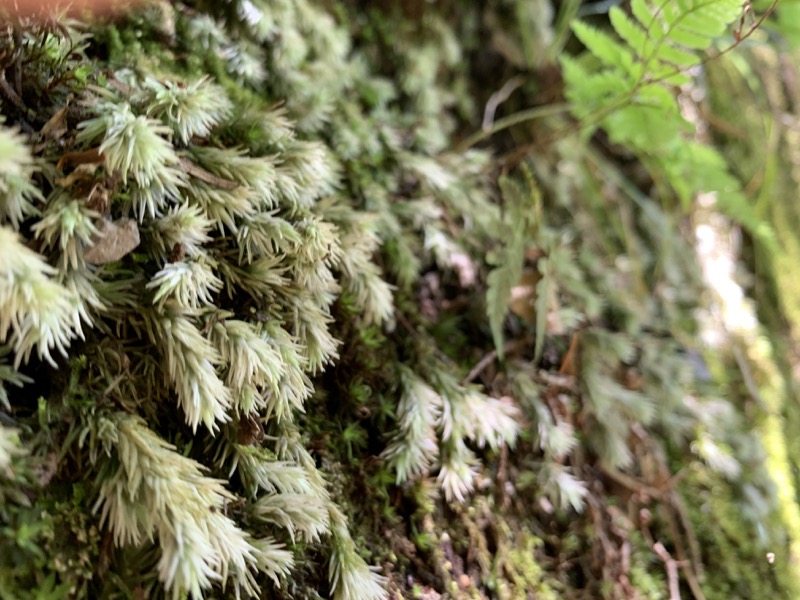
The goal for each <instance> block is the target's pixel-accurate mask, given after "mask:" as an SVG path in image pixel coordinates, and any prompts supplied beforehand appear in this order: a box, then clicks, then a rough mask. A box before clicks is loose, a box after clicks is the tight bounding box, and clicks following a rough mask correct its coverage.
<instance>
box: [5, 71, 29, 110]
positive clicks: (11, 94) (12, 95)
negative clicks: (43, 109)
mask: <svg viewBox="0 0 800 600" xmlns="http://www.w3.org/2000/svg"><path fill="white" fill-rule="evenodd" d="M0 90H2V91H3V93H4V94H5V96H6V98H8V99H9V100H10V101H11V102H12V103H13V104H14V106H16V107H17V108H19V109H20V110H22V111H26V112H27V110H28V107H27V106H25V103H24V102H23V101H22V98H20V97H19V94H17V92H15V91H14V88H12V87H11V86H10V85H9V83H8V81H7V80H6V72H5V71H4V70H3V69H0Z"/></svg>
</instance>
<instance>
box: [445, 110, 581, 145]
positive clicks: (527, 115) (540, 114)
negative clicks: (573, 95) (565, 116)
mask: <svg viewBox="0 0 800 600" xmlns="http://www.w3.org/2000/svg"><path fill="white" fill-rule="evenodd" d="M569 108H570V107H569V104H566V103H563V104H546V105H545V106H536V107H534V108H529V109H528V110H521V111H519V112H515V113H514V114H512V115H508V116H507V117H503V118H502V119H498V120H497V121H495V123H494V125H492V127H491V129H489V130H488V131H486V130H481V131H478V132H476V133H473V134H472V135H471V136H469V137H468V138H467V139H465V140H464V141H462V142H461V143H460V144H458V146H457V148H456V150H457V151H458V152H465V151H467V150H469V149H470V148H472V147H473V146H474V145H475V144H477V143H479V142H482V141H483V140H485V139H487V138H490V137H492V136H493V135H494V134H495V133H498V132H500V131H503V130H504V129H508V128H509V127H513V126H514V125H519V124H520V123H525V122H527V121H535V120H536V119H542V118H544V117H552V116H555V115H560V114H562V113H565V112H567V111H569Z"/></svg>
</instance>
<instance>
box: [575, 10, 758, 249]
mask: <svg viewBox="0 0 800 600" xmlns="http://www.w3.org/2000/svg"><path fill="white" fill-rule="evenodd" d="M630 6H631V13H630V15H629V14H627V13H626V12H625V11H624V10H623V9H622V8H620V7H618V6H615V7H613V8H612V9H611V10H610V11H609V19H610V21H611V26H612V28H613V32H614V33H616V36H614V35H613V34H611V33H607V32H604V31H600V30H598V29H596V28H594V27H592V26H589V25H587V24H586V23H583V22H580V21H576V22H575V23H573V25H572V29H573V31H574V33H575V35H576V36H577V37H578V39H579V40H580V41H581V42H582V43H583V44H584V46H585V47H586V49H587V50H588V54H587V55H585V56H583V57H581V58H579V59H573V58H570V57H563V58H562V65H563V68H564V79H565V81H566V84H567V85H566V95H567V98H568V99H569V101H570V105H571V110H572V112H573V114H575V116H577V117H578V118H580V119H582V120H583V121H584V122H583V126H584V129H585V131H591V129H592V128H594V127H597V126H600V127H602V128H603V129H604V130H605V131H606V132H607V133H608V134H609V137H610V138H611V140H612V141H613V142H614V143H617V144H621V145H623V146H627V147H629V148H631V149H633V150H634V151H636V152H637V153H638V154H639V155H640V156H642V157H647V158H648V163H647V164H648V167H649V168H650V169H651V170H656V171H658V172H659V173H658V175H659V176H660V177H662V178H665V179H666V180H667V181H668V182H669V184H670V185H671V186H672V188H673V189H674V191H675V193H676V195H677V196H678V198H679V199H680V200H681V201H682V203H683V204H684V205H688V204H689V203H690V202H691V201H692V200H693V198H694V196H695V195H697V194H699V193H710V192H716V193H717V194H718V202H719V207H720V208H721V209H722V210H723V211H724V212H725V213H726V214H728V215H729V216H731V217H733V218H734V219H737V220H738V221H739V222H740V223H741V224H742V225H743V226H744V227H746V228H747V229H749V230H750V231H751V233H752V234H753V235H754V236H756V237H757V238H758V239H759V240H761V241H762V242H763V243H764V244H765V245H766V246H767V247H769V248H773V249H774V241H773V239H772V234H771V231H770V230H769V228H768V227H767V226H766V225H765V224H764V222H763V220H762V219H760V218H759V217H758V215H757V214H756V211H755V210H754V209H753V208H752V207H750V206H749V205H748V202H747V199H746V198H745V197H744V195H743V194H742V192H741V185H740V183H739V182H738V181H737V180H736V178H735V177H733V176H732V175H731V173H730V172H729V170H728V167H727V165H726V163H725V161H724V160H723V159H722V157H721V156H720V155H719V153H718V152H717V151H716V150H715V149H713V148H710V147H706V146H703V145H702V144H700V143H698V142H696V141H694V140H692V139H691V134H693V132H694V127H693V125H692V124H691V123H689V122H688V121H687V120H686V119H685V118H684V117H683V116H682V114H681V107H680V105H679V104H678V100H677V98H676V94H675V91H674V87H675V86H679V85H685V84H690V83H691V82H692V81H693V75H692V69H696V68H697V67H699V66H700V65H701V64H702V62H703V60H704V56H705V55H704V54H703V51H706V50H708V48H710V47H711V46H712V45H713V44H714V43H715V41H716V40H717V39H718V38H719V37H720V36H722V35H723V34H724V32H725V31H726V30H727V29H728V27H729V26H730V25H731V24H732V23H733V22H734V21H735V20H736V19H737V18H739V17H740V16H741V14H742V2H741V1H740V0H682V1H680V2H670V1H665V0H632V2H631V5H630ZM597 62H599V63H600V68H599V69H598V68H597V64H596V63H597Z"/></svg>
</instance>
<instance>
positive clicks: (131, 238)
mask: <svg viewBox="0 0 800 600" xmlns="http://www.w3.org/2000/svg"><path fill="white" fill-rule="evenodd" d="M97 230H98V235H96V236H95V238H94V240H93V242H94V243H93V244H92V245H91V246H89V247H88V248H87V249H86V250H85V251H84V253H83V258H84V260H85V261H86V262H87V263H89V264H92V265H105V264H107V263H112V262H115V261H118V260H119V259H121V258H122V257H123V256H126V255H127V254H130V253H131V252H132V251H133V249H134V248H136V246H138V245H139V242H140V238H139V227H138V225H136V221H134V220H133V219H118V220H117V221H110V220H108V219H101V220H100V221H99V222H98V223H97Z"/></svg>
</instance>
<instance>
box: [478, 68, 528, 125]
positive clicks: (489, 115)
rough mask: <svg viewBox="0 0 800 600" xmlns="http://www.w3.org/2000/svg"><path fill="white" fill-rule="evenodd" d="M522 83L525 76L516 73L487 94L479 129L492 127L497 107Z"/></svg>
mask: <svg viewBox="0 0 800 600" xmlns="http://www.w3.org/2000/svg"><path fill="white" fill-rule="evenodd" d="M523 83H525V78H524V77H521V76H519V75H517V76H516V77H512V78H511V79H509V80H508V81H506V82H505V83H504V84H503V87H501V88H500V89H499V90H497V91H496V92H495V93H494V94H492V95H491V96H489V100H488V101H487V102H486V108H484V109H483V125H482V126H481V129H483V130H484V131H490V130H491V129H492V123H493V122H494V114H495V112H497V107H498V106H500V105H501V104H502V103H503V102H505V101H506V100H508V98H509V96H511V94H513V93H514V91H515V90H517V89H518V88H519V87H521V86H522V84H523Z"/></svg>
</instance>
